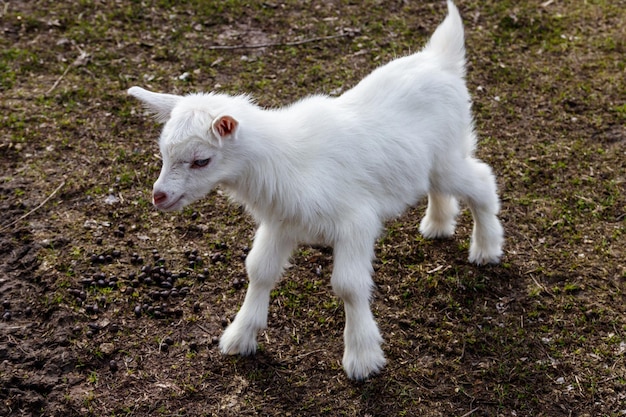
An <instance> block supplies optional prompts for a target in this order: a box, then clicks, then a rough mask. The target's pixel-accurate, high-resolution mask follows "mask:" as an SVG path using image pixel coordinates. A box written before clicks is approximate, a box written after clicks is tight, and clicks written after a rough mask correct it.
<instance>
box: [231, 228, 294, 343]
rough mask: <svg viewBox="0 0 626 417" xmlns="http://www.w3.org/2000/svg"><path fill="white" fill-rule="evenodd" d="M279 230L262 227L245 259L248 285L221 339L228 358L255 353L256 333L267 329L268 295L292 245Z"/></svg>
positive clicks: (289, 253)
mask: <svg viewBox="0 0 626 417" xmlns="http://www.w3.org/2000/svg"><path fill="white" fill-rule="evenodd" d="M283 236H284V234H282V233H280V230H276V229H272V228H271V226H269V225H266V224H261V225H260V226H259V229H258V230H257V232H256V235H255V237H254V243H253V245H252V249H251V250H250V253H249V254H248V257H247V258H246V270H247V271H248V277H249V279H250V283H249V285H248V291H247V292H246V298H245V300H244V302H243V305H242V306H241V309H240V310H239V312H238V313H237V316H236V317H235V320H233V322H232V323H231V324H230V326H228V327H227V328H226V330H225V331H224V334H223V335H222V337H221V339H220V350H221V351H222V353H223V354H227V355H236V354H240V355H251V354H253V353H255V352H256V348H257V340H256V338H257V333H258V332H259V330H261V329H264V328H265V327H266V326H267V313H268V308H269V302H270V292H271V290H272V288H274V284H275V283H276V281H277V280H278V278H280V275H281V274H282V272H283V268H284V266H285V264H286V263H287V261H288V259H289V256H290V255H291V252H292V251H293V249H294V247H295V243H294V242H292V241H291V240H287V239H286V238H285V237H283Z"/></svg>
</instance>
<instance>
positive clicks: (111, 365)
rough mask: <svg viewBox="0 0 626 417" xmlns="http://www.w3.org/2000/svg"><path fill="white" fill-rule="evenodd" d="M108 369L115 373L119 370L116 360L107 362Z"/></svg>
mask: <svg viewBox="0 0 626 417" xmlns="http://www.w3.org/2000/svg"><path fill="white" fill-rule="evenodd" d="M109 369H110V370H111V372H117V370H118V369H119V366H118V364H117V361H116V360H111V361H110V362H109Z"/></svg>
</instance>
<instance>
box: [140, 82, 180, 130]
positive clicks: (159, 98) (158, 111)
mask: <svg viewBox="0 0 626 417" xmlns="http://www.w3.org/2000/svg"><path fill="white" fill-rule="evenodd" d="M128 94H130V95H131V96H133V97H136V98H138V99H139V100H141V101H142V102H143V104H144V106H145V107H146V108H147V109H148V110H149V111H150V112H152V113H154V115H155V116H156V119H157V120H158V121H159V122H162V123H164V122H166V121H168V120H169V118H170V114H171V113H172V109H173V108H174V107H175V106H176V105H177V104H178V102H179V101H180V99H181V98H182V97H180V96H176V95H174V94H161V93H153V92H152V91H148V90H145V89H143V88H141V87H131V88H129V89H128Z"/></svg>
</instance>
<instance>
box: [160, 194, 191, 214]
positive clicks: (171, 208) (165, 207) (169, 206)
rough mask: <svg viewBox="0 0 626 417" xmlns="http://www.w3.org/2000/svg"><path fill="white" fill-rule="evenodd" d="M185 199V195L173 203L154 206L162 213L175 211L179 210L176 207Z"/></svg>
mask: <svg viewBox="0 0 626 417" xmlns="http://www.w3.org/2000/svg"><path fill="white" fill-rule="evenodd" d="M183 197H184V195H181V196H180V197H178V198H177V199H176V200H174V201H172V202H171V203H169V202H167V201H166V204H154V205H155V206H156V208H158V209H159V210H162V211H174V210H177V207H176V206H177V205H178V203H180V201H181V200H182V199H183Z"/></svg>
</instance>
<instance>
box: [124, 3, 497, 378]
mask: <svg viewBox="0 0 626 417" xmlns="http://www.w3.org/2000/svg"><path fill="white" fill-rule="evenodd" d="M464 76H465V49H464V35H463V26H462V22H461V17H460V15H459V13H458V10H457V9H456V7H455V6H454V4H452V2H451V1H449V2H448V15H447V17H446V18H445V20H444V21H443V23H442V24H441V25H440V26H439V27H438V28H437V29H436V31H435V33H434V34H433V36H432V37H431V39H430V41H429V42H428V44H427V45H426V47H425V48H424V49H423V50H421V51H420V52H418V53H415V54H412V55H409V56H406V57H403V58H399V59H396V60H394V61H392V62H390V63H388V64H386V65H384V66H382V67H380V68H378V69H376V70H375V71H373V72H372V73H371V74H370V75H368V76H367V77H365V78H364V79H363V80H362V81H361V82H360V83H359V84H358V85H356V86H355V87H353V88H352V89H350V90H348V91H346V92H345V93H344V94H343V95H341V96H339V97H334V98H333V97H327V96H323V95H315V96H310V97H307V98H304V99H302V100H300V101H298V102H296V103H294V104H292V105H289V106H287V107H284V108H280V109H263V108H261V107H259V106H257V105H256V104H255V103H254V101H253V100H252V99H251V98H250V97H248V96H244V95H242V96H229V95H225V94H215V93H209V94H191V95H187V96H176V95H171V94H159V93H153V92H149V91H147V90H144V89H142V88H139V87H133V88H131V89H130V90H129V94H131V95H133V96H135V97H137V98H139V99H140V100H141V101H142V102H143V103H144V104H145V106H146V108H147V109H148V110H149V111H151V112H152V113H154V114H155V115H156V117H157V118H158V119H159V120H161V121H164V122H165V125H164V128H163V131H162V134H161V138H160V140H159V146H160V150H161V154H162V157H163V166H162V169H161V173H160V175H159V178H158V180H157V181H156V183H155V185H154V190H153V197H154V203H155V205H156V206H157V207H158V208H159V209H161V210H166V211H171V210H177V209H180V208H182V207H183V206H184V205H186V204H189V203H190V202H193V201H195V200H197V199H198V198H200V197H202V196H204V195H206V194H207V193H208V192H210V190H211V189H213V188H214V187H215V186H216V185H220V186H221V187H222V188H223V189H224V191H225V192H226V193H227V194H229V195H230V197H231V198H232V199H234V200H235V201H237V202H239V203H241V204H243V205H244V206H245V207H246V209H247V210H248V211H249V212H250V213H251V214H252V215H253V216H254V218H255V220H256V221H257V223H258V229H257V231H256V234H255V237H254V244H253V246H252V250H251V251H250V253H249V255H248V257H247V260H246V268H247V272H248V275H249V280H250V284H249V287H248V290H247V294H246V298H245V301H244V303H243V305H242V307H241V310H240V311H239V313H238V314H237V316H236V318H235V320H234V321H233V323H232V324H231V325H230V326H229V327H228V328H227V329H226V331H225V332H224V334H223V336H222V338H221V342H220V348H221V350H222V352H223V353H225V354H243V355H246V354H251V353H254V352H255V350H256V346H257V342H256V337H257V333H258V331H259V330H260V329H262V328H264V327H265V326H266V325H267V308H268V305H269V299H270V291H271V289H272V287H273V285H274V283H275V282H276V281H277V279H278V278H279V277H280V276H281V274H282V271H283V266H284V265H285V264H286V263H287V261H288V259H289V256H290V254H291V253H292V251H293V250H294V248H295V247H296V245H298V244H300V243H305V242H306V243H322V244H327V245H332V246H333V247H334V269H333V272H332V278H331V283H332V286H333V290H334V291H335V293H336V294H337V295H338V296H339V297H340V298H341V299H342V300H343V301H344V305H345V313H346V316H345V317H346V322H345V333H344V341H345V351H344V357H343V365H344V368H345V371H346V373H347V374H348V376H349V377H350V378H354V379H363V378H367V377H368V376H370V375H372V374H374V373H376V372H378V371H380V370H381V369H382V367H383V366H384V364H385V357H384V355H383V351H382V349H381V344H382V341H383V339H382V337H381V335H380V332H379V330H378V326H377V324H376V322H375V320H374V317H373V315H372V313H371V310H370V306H369V301H370V297H371V293H372V288H373V281H372V273H373V271H372V265H371V261H372V258H373V256H374V244H375V241H376V239H377V237H378V236H379V234H380V232H381V230H382V226H383V222H384V221H385V220H386V219H388V218H390V217H394V216H397V215H399V214H401V213H402V212H403V211H404V210H405V209H406V208H407V207H409V206H411V205H414V204H415V203H416V202H417V201H418V200H419V199H420V198H423V197H424V196H428V208H427V210H426V214H425V216H424V218H423V219H422V221H421V223H420V226H419V230H420V232H421V233H422V234H423V235H424V236H425V237H427V238H437V237H449V236H451V235H452V234H453V233H454V229H455V225H456V217H457V214H458V211H459V207H458V200H463V201H464V202H465V203H466V204H467V205H468V206H469V208H470V209H471V213H472V215H473V219H474V229H473V233H472V239H471V244H470V251H469V259H470V261H472V262H474V263H477V264H484V263H496V262H498V261H499V259H500V257H501V255H502V245H503V240H504V238H503V229H502V226H501V224H500V222H499V220H498V218H497V214H498V211H499V199H498V194H497V189H496V180H495V177H494V175H493V172H492V170H491V168H490V167H489V166H488V165H486V164H485V163H484V162H482V161H480V160H478V159H476V158H475V157H474V149H475V147H476V142H477V141H476V135H475V133H474V124H473V118H472V115H471V109H470V96H469V93H468V91H467V88H466V85H465V81H464Z"/></svg>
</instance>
